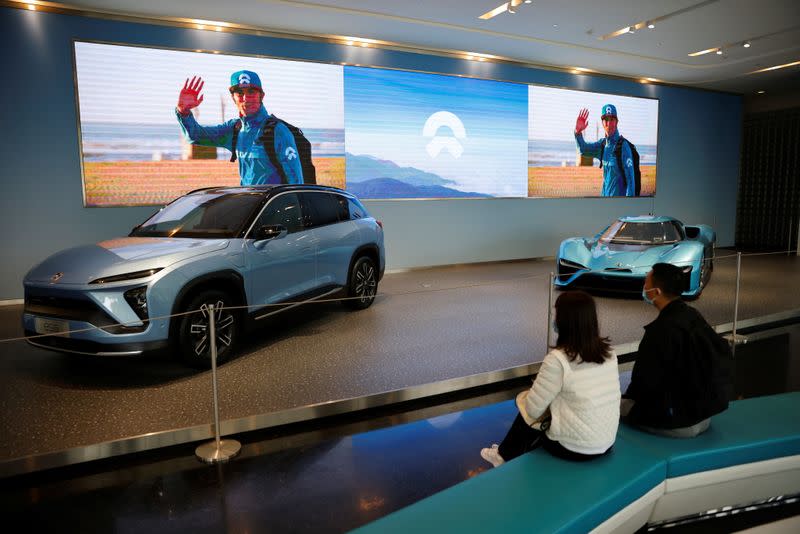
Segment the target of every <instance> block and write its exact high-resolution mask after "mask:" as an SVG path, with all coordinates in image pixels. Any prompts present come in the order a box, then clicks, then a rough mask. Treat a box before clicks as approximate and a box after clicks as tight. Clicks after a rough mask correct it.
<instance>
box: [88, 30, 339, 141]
mask: <svg viewBox="0 0 800 534" xmlns="http://www.w3.org/2000/svg"><path fill="white" fill-rule="evenodd" d="M75 60H76V69H77V79H78V93H79V104H80V114H81V121H94V122H117V123H142V124H167V123H170V124H171V123H174V122H175V115H174V109H175V104H176V103H177V101H178V94H179V92H180V90H181V88H182V87H183V84H184V82H185V81H186V78H191V77H192V76H193V75H196V74H197V75H200V76H202V78H203V80H204V81H205V86H204V88H203V94H204V99H203V103H202V104H201V105H200V116H199V120H200V122H201V123H204V124H217V123H220V122H223V119H224V120H227V119H231V118H234V117H235V116H236V111H235V108H234V106H233V102H232V101H231V98H230V93H229V92H228V84H229V82H230V75H231V73H233V72H235V71H237V70H242V69H246V70H252V71H254V72H256V73H257V74H258V75H259V77H260V78H261V82H262V84H263V85H264V91H265V92H266V96H265V97H264V104H265V106H266V108H267V111H269V112H270V113H274V114H275V115H277V116H279V117H281V118H282V119H285V120H286V121H288V122H290V123H292V124H295V125H297V126H299V127H301V128H337V129H341V128H344V110H343V107H342V102H343V100H344V96H343V91H344V89H343V82H342V76H343V73H342V66H341V65H326V64H321V63H308V62H301V61H288V60H278V59H266V58H253V57H246V56H231V55H225V54H209V53H199V52H185V51H177V50H161V49H155V48H143V47H133V46H121V45H107V44H97V43H84V42H76V43H75ZM222 104H224V116H223V111H222Z"/></svg>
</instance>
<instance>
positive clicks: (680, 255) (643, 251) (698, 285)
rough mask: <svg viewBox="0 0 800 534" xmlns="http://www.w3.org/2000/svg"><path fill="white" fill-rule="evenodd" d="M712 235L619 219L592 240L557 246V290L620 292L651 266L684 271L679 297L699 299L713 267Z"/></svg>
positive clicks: (664, 221) (650, 219)
mask: <svg viewBox="0 0 800 534" xmlns="http://www.w3.org/2000/svg"><path fill="white" fill-rule="evenodd" d="M716 239H717V238H716V234H715V232H714V230H713V229H712V228H711V227H710V226H707V225H704V224H698V225H694V226H686V225H684V224H683V223H682V222H681V221H679V220H677V219H674V218H672V217H654V216H639V217H620V218H619V219H617V220H616V221H614V222H613V223H611V225H609V226H608V227H607V228H606V229H605V230H603V231H602V232H600V233H599V234H597V235H596V236H594V237H571V238H569V239H565V240H564V241H562V242H561V246H560V247H559V249H558V256H557V257H556V267H557V273H558V275H557V276H556V280H555V285H556V286H558V287H567V286H578V285H580V286H592V287H601V288H604V289H618V288H621V287H625V286H633V285H636V286H638V289H639V290H640V289H641V285H642V284H643V283H644V278H645V276H646V275H647V273H648V271H650V268H651V267H652V266H653V264H655V263H671V264H673V265H677V266H678V267H680V268H681V269H682V270H683V273H684V276H685V280H686V285H685V288H684V292H683V296H685V297H697V296H699V295H700V293H701V292H702V291H703V288H704V287H705V285H706V283H708V279H709V277H710V276H711V271H712V269H713V268H714V263H713V260H714V246H715V243H716Z"/></svg>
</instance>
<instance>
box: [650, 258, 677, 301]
mask: <svg viewBox="0 0 800 534" xmlns="http://www.w3.org/2000/svg"><path fill="white" fill-rule="evenodd" d="M683 286H684V280H683V271H681V268H680V267H677V266H675V265H672V264H671V263H656V264H655V265H653V287H657V288H659V289H660V290H661V292H662V293H664V294H665V295H667V296H668V297H679V296H680V295H681V293H683Z"/></svg>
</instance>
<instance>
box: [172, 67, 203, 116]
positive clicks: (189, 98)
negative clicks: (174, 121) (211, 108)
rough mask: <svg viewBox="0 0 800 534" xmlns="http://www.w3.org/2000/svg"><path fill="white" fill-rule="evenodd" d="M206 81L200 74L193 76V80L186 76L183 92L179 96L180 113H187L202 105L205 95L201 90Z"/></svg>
mask: <svg viewBox="0 0 800 534" xmlns="http://www.w3.org/2000/svg"><path fill="white" fill-rule="evenodd" d="M204 83H205V82H203V79H202V78H201V77H200V76H192V80H191V81H189V78H186V83H184V84H183V89H181V94H180V95H179V96H178V113H180V114H181V115H186V114H187V113H189V112H190V111H191V110H192V109H194V108H196V107H197V106H199V105H200V103H201V102H202V101H203V95H201V94H200V91H202V90H203V84H204Z"/></svg>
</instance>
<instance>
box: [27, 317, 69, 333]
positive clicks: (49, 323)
mask: <svg viewBox="0 0 800 534" xmlns="http://www.w3.org/2000/svg"><path fill="white" fill-rule="evenodd" d="M33 329H34V330H35V331H36V333H37V334H49V335H53V336H59V337H69V321H63V320H61V319H46V318H44V317H36V318H34V320H33Z"/></svg>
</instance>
